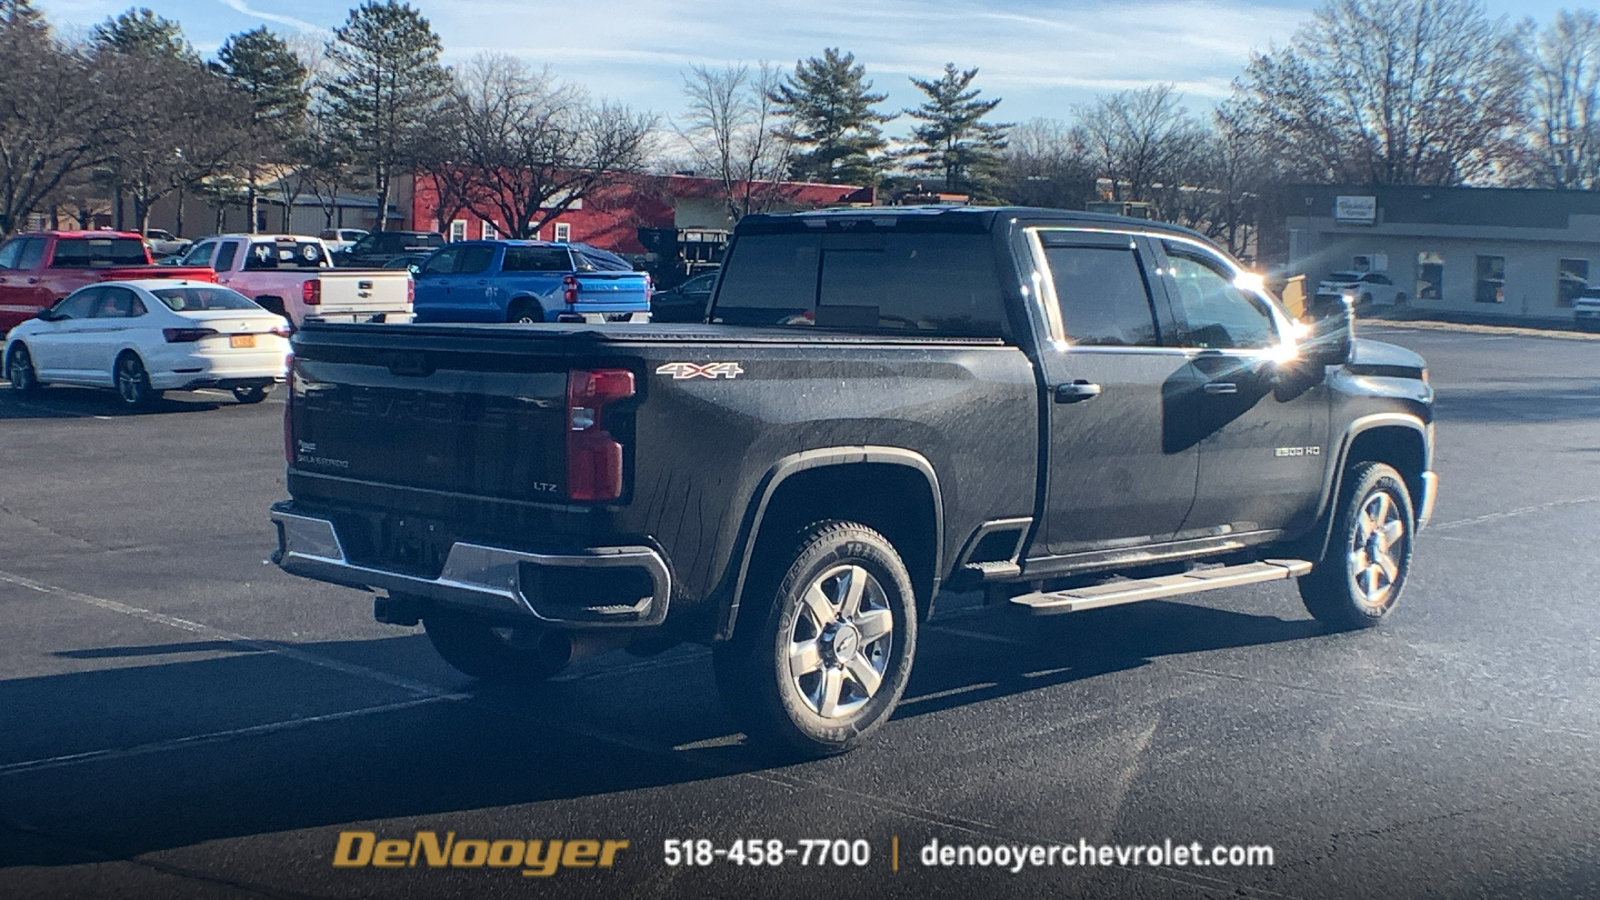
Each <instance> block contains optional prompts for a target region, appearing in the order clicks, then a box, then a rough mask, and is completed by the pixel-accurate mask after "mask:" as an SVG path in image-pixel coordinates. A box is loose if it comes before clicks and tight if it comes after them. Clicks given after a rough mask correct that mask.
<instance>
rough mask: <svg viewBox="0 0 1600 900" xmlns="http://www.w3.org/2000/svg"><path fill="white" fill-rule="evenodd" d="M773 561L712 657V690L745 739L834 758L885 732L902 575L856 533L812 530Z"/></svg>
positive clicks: (894, 676) (903, 600) (888, 548)
mask: <svg viewBox="0 0 1600 900" xmlns="http://www.w3.org/2000/svg"><path fill="white" fill-rule="evenodd" d="M776 562H777V563H778V566H775V567H772V568H771V569H769V570H768V571H767V573H766V577H764V578H761V579H759V580H758V581H757V582H755V584H754V586H753V588H752V590H751V591H749V592H747V595H746V596H747V598H748V600H747V603H746V606H745V610H744V612H743V614H741V615H740V617H739V620H738V625H737V626H736V628H735V629H734V635H733V638H732V640H730V641H727V642H725V643H722V644H718V645H717V646H716V647H715V648H714V650H713V657H712V658H713V661H714V664H715V668H716V675H717V687H718V689H719V691H720V693H721V694H722V697H723V700H724V702H725V703H726V704H727V705H728V707H729V708H730V710H731V711H732V712H733V714H734V716H735V717H736V718H737V719H738V721H739V722H740V724H741V725H742V726H743V728H744V729H745V732H746V734H748V735H749V736H750V737H751V739H752V740H754V741H756V742H760V743H767V744H769V745H773V746H777V747H779V748H782V749H785V750H789V751H794V752H798V753H800V754H802V755H804V756H810V757H816V756H828V755H832V754H836V753H843V752H845V751H847V750H850V749H852V748H854V747H855V746H857V745H858V744H860V743H861V742H862V741H863V740H864V739H865V738H866V737H867V736H868V735H869V734H871V733H872V732H873V731H875V730H876V729H877V728H879V727H880V726H881V725H883V723H884V722H886V721H888V719H889V716H890V715H891V714H892V713H893V712H894V708H895V705H896V704H897V703H899V702H900V695H901V693H902V692H903V691H904V690H905V686H906V680H907V679H908V678H909V677H910V674H911V661H912V656H913V655H914V653H915V650H916V642H917V632H916V627H917V626H916V618H917V617H916V600H915V596H914V594H913V592H912V588H911V578H910V575H909V574H907V572H906V567H905V564H904V563H902V562H901V560H900V556H899V554H898V553H896V552H895V549H894V547H893V546H892V545H891V544H890V543H889V541H888V540H887V539H885V538H884V537H883V535H881V534H879V533H878V532H876V531H874V530H872V529H871V528H868V527H866V526H865V525H861V524H859V523H856V522H841V521H829V522H823V523H820V524H817V525H814V526H812V527H811V528H809V529H807V530H806V531H805V532H804V533H803V534H802V535H801V536H800V539H799V541H798V542H797V544H796V545H795V547H794V549H793V552H792V554H790V555H788V556H787V557H784V558H782V559H780V560H777V561H776ZM779 567H781V568H779Z"/></svg>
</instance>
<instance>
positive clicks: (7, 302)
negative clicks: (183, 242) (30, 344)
mask: <svg viewBox="0 0 1600 900" xmlns="http://www.w3.org/2000/svg"><path fill="white" fill-rule="evenodd" d="M136 278H172V279H180V278H181V279H187V280H189V281H215V280H216V275H215V274H214V273H213V272H212V271H211V270H210V269H208V268H203V267H202V268H196V267H192V266H189V267H186V266H157V265H154V264H153V263H152V262H151V260H150V248H149V247H146V246H145V243H144V238H143V237H142V236H141V235H139V234H138V233H137V232H131V231H34V232H24V233H22V234H18V235H13V236H12V237H11V238H10V239H9V240H7V241H6V242H5V243H4V244H0V331H5V330H8V329H10V328H12V327H14V326H16V325H19V324H21V323H22V322H25V321H27V320H28V319H30V318H32V317H33V316H34V315H35V314H36V313H38V312H39V311H40V310H43V309H49V308H50V307H51V306H53V305H54V304H55V302H56V301H57V300H60V299H61V298H63V297H65V296H67V295H68V294H70V293H72V292H73V291H75V290H77V289H78V288H81V287H83V286H84V285H88V284H94V283H96V282H101V281H127V280H129V279H136Z"/></svg>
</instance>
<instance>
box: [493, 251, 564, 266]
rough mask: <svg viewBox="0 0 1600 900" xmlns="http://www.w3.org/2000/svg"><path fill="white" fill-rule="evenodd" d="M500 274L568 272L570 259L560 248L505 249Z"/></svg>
mask: <svg viewBox="0 0 1600 900" xmlns="http://www.w3.org/2000/svg"><path fill="white" fill-rule="evenodd" d="M500 271H502V272H570V271H572V259H571V257H569V256H568V255H567V251H566V249H565V248H562V247H507V248H506V261H505V262H504V263H503V264H501V266H500Z"/></svg>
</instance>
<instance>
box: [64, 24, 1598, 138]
mask: <svg viewBox="0 0 1600 900" xmlns="http://www.w3.org/2000/svg"><path fill="white" fill-rule="evenodd" d="M134 2H135V0H36V3H37V4H38V6H39V7H40V8H42V9H44V10H45V11H46V12H47V13H48V14H49V15H50V17H51V19H52V21H54V22H56V23H57V24H58V25H61V26H64V27H66V28H68V29H73V28H76V29H84V28H87V27H88V26H90V25H92V24H94V23H95V22H98V21H101V20H103V19H105V18H106V17H107V16H109V15H113V14H115V13H118V12H121V11H122V10H124V9H126V8H128V6H129V5H132V4H133V3H134ZM138 2H139V3H141V4H148V5H149V6H150V7H151V8H152V9H154V10H155V11H156V12H157V13H158V14H160V15H163V16H166V17H168V18H171V19H176V20H178V21H179V22H181V23H182V24H183V26H184V30H185V32H186V33H187V35H188V37H189V39H190V40H191V41H192V42H193V43H194V44H195V46H196V47H197V48H199V49H200V50H201V51H202V52H203V53H206V54H208V55H209V54H210V53H211V52H212V51H214V50H215V49H216V47H217V46H218V45H219V44H221V43H222V41H223V40H224V39H225V38H226V37H227V36H228V35H229V34H232V33H234V32H238V31H244V30H248V29H251V28H255V27H257V26H260V25H263V24H265V25H268V26H270V27H272V28H274V29H276V30H278V31H281V32H284V33H286V34H292V33H295V32H302V33H305V34H307V35H308V36H311V35H316V34H318V33H319V32H320V31H321V30H325V29H331V28H332V27H333V26H335V25H338V24H339V23H341V22H343V21H344V18H345V15H346V13H347V10H348V8H349V5H353V4H349V5H347V4H346V3H327V2H322V3H318V2H307V0H138ZM412 2H413V5H415V6H417V7H418V8H420V9H421V10H422V12H423V14H424V15H425V16H427V18H428V19H429V20H430V21H431V22H432V23H433V27H434V30H435V31H437V32H438V33H439V35H440V37H441V38H442V39H443V41H444V46H445V54H446V62H459V61H463V60H466V59H468V58H470V57H471V56H472V55H473V54H475V53H478V52H481V51H494V52H502V53H511V54H514V55H517V56H520V57H523V58H525V59H527V60H528V61H530V62H532V63H535V64H537V65H548V66H550V68H551V70H552V71H553V72H554V73H555V74H556V75H557V76H558V77H560V78H561V79H563V80H565V81H568V82H573V83H577V84H581V85H583V86H585V87H586V88H588V90H589V91H590V92H591V94H593V95H595V96H597V97H607V98H610V99H613V100H617V101H620V102H622V103H626V104H628V105H629V106H632V107H634V108H636V109H644V110H650V111H653V112H656V113H659V114H661V115H663V116H664V117H665V116H671V115H674V114H677V113H679V112H680V110H681V108H682V106H683V99H682V98H683V94H682V85H683V80H682V73H683V72H684V71H685V70H686V69H687V68H688V67H689V66H690V65H694V64H699V65H708V66H721V65H723V64H725V63H738V62H744V63H755V62H757V61H761V60H767V61H771V62H773V63H776V64H778V65H780V66H782V67H784V68H786V69H792V68H793V66H794V64H795V61H796V60H798V59H800V58H803V57H808V56H815V55H820V54H821V51H822V49H823V48H824V47H830V46H834V47H840V48H842V49H844V50H848V51H850V52H853V53H854V54H855V55H856V58H857V60H858V61H860V62H863V63H865V64H866V66H867V73H868V78H869V79H871V80H872V81H873V82H874V86H875V89H876V90H878V91H880V92H887V93H888V94H889V95H890V96H889V100H888V101H887V102H885V103H884V104H883V108H884V109H885V111H891V110H898V109H900V108H903V107H907V106H913V105H915V104H916V103H918V102H919V100H920V97H921V95H920V94H919V93H918V92H917V90H916V89H915V88H914V87H913V86H912V85H911V83H910V82H909V80H908V78H909V77H910V76H916V77H921V78H930V77H935V76H937V75H938V73H939V72H940V71H941V70H942V69H943V67H944V64H945V63H946V62H954V63H955V64H956V65H957V66H959V67H961V68H971V67H973V66H977V67H978V68H979V69H980V72H979V74H978V77H977V80H976V81H975V82H974V84H975V85H976V86H977V87H979V88H980V89H981V90H982V91H983V93H984V95H985V96H986V97H1001V98H1002V100H1003V102H1002V103H1001V105H1000V107H999V109H998V110H997V111H996V115H997V117H999V118H1000V119H1001V120H1004V121H1018V122H1020V121H1025V120H1027V119H1031V118H1035V117H1045V118H1060V119H1069V118H1071V115H1072V108H1073V106H1074V105H1075V104H1081V103H1085V102H1089V101H1092V100H1093V99H1094V97H1095V95H1097V94H1099V93H1103V92H1107V91H1113V90H1120V89H1123V88H1129V87H1140V86H1143V85H1146V84H1150V83H1154V82H1161V81H1170V82H1174V83H1176V84H1177V85H1178V87H1179V89H1180V90H1182V91H1183V92H1184V94H1185V96H1186V99H1187V102H1188V104H1189V105H1190V107H1191V108H1193V109H1195V110H1200V109H1203V108H1205V107H1208V106H1209V105H1210V104H1211V103H1212V102H1214V101H1215V100H1217V99H1220V98H1221V97H1224V96H1226V94H1227V93H1228V85H1229V82H1230V81H1231V80H1232V79H1233V78H1234V76H1235V75H1237V74H1238V73H1239V71H1240V69H1241V68H1242V67H1243V66H1244V64H1245V62H1246V61H1247V60H1248V58H1249V55H1250V53H1251V52H1252V51H1254V50H1265V49H1267V48H1268V47H1269V46H1270V45H1272V44H1273V43H1274V42H1276V43H1282V42H1284V41H1286V40H1287V39H1288V38H1289V37H1290V36H1291V35H1292V34H1293V33H1294V31H1295V29H1296V28H1297V27H1298V26H1299V25H1300V24H1301V23H1302V22H1304V21H1305V20H1306V19H1307V18H1309V16H1310V14H1311V10H1312V9H1313V8H1314V6H1315V3H1313V2H1310V0H1277V2H1265V0H1262V2H1253V3H1246V2H1217V0H1120V2H1100V0H1088V2H1079V0H1053V2H1052V0H763V2H757V3H752V2H749V0H692V2H687V0H672V2H665V0H635V2H625V0H585V2H581V3H571V2H561V3H554V2H551V3H533V2H526V0H522V2H518V0H412ZM1487 5H1488V9H1489V11H1490V13H1491V14H1492V15H1497V16H1498V15H1507V16H1511V17H1513V18H1517V17H1521V16H1524V15H1528V16H1532V17H1534V18H1535V19H1536V20H1537V21H1539V22H1541V23H1542V22H1546V21H1548V20H1549V19H1551V18H1552V17H1553V16H1554V14H1555V12H1556V11H1557V10H1559V9H1561V8H1563V7H1566V8H1572V7H1573V6H1574V4H1562V3H1556V2H1547V0H1524V2H1520V3H1519V2H1513V0H1489V2H1488V4H1487ZM901 127H902V123H894V124H893V125H891V126H890V128H891V130H893V129H897V128H901Z"/></svg>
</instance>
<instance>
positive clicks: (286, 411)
mask: <svg viewBox="0 0 1600 900" xmlns="http://www.w3.org/2000/svg"><path fill="white" fill-rule="evenodd" d="M283 363H284V372H285V375H286V382H287V383H286V384H285V385H284V392H283V461H284V462H286V463H288V464H289V465H291V466H292V465H294V354H293V353H290V354H289V355H288V356H286V357H284V360H283Z"/></svg>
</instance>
